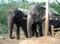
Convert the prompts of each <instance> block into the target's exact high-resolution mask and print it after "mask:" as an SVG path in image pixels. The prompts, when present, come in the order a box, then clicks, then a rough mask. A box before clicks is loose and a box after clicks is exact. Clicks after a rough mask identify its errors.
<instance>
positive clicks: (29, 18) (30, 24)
mask: <svg viewBox="0 0 60 44" xmlns="http://www.w3.org/2000/svg"><path fill="white" fill-rule="evenodd" d="M33 22H34V21H33V18H32V16H28V17H27V31H28V37H29V38H31V30H32V29H31V28H32V24H33Z"/></svg>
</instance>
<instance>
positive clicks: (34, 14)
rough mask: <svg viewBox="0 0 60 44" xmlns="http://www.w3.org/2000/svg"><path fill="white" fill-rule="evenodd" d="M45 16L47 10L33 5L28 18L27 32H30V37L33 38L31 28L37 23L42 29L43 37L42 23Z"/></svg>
mask: <svg viewBox="0 0 60 44" xmlns="http://www.w3.org/2000/svg"><path fill="white" fill-rule="evenodd" d="M44 16H45V8H44V7H41V6H39V5H32V6H31V8H30V9H29V12H28V17H27V31H28V37H31V26H32V24H33V23H34V22H35V23H37V24H38V25H39V26H40V27H39V28H40V29H39V30H40V32H39V34H40V36H42V35H41V34H42V21H43V20H44Z"/></svg>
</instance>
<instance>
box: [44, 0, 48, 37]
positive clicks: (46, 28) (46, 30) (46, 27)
mask: <svg viewBox="0 0 60 44" xmlns="http://www.w3.org/2000/svg"><path fill="white" fill-rule="evenodd" d="M48 11H49V0H46V16H45V17H46V20H45V36H47V34H48V20H49V18H48V14H49V12H48Z"/></svg>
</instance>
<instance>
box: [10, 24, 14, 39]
mask: <svg viewBox="0 0 60 44" xmlns="http://www.w3.org/2000/svg"><path fill="white" fill-rule="evenodd" d="M12 33H13V23H11V24H10V25H9V36H10V38H11V39H13V38H14V37H12Z"/></svg>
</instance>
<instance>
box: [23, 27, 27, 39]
mask: <svg viewBox="0 0 60 44" xmlns="http://www.w3.org/2000/svg"><path fill="white" fill-rule="evenodd" d="M26 28H27V27H25V26H22V30H23V32H24V35H25V37H26V38H28V32H27V29H26Z"/></svg>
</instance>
